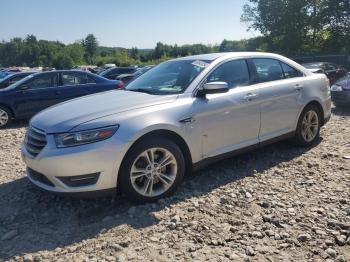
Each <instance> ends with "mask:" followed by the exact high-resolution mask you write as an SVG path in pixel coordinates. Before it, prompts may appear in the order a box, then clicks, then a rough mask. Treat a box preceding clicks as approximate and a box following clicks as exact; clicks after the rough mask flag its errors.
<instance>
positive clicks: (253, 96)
mask: <svg viewBox="0 0 350 262" xmlns="http://www.w3.org/2000/svg"><path fill="white" fill-rule="evenodd" d="M257 97H258V94H255V93H248V94H246V95H245V96H244V100H246V101H252V100H253V99H254V98H257Z"/></svg>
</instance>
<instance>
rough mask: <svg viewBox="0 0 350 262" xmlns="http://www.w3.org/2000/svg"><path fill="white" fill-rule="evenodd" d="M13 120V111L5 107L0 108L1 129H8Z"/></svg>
mask: <svg viewBox="0 0 350 262" xmlns="http://www.w3.org/2000/svg"><path fill="white" fill-rule="evenodd" d="M12 120H13V115H12V113H11V111H10V110H9V109H8V108H7V107H4V106H0V129H1V128H6V127H8V126H9V125H10V124H11V123H12Z"/></svg>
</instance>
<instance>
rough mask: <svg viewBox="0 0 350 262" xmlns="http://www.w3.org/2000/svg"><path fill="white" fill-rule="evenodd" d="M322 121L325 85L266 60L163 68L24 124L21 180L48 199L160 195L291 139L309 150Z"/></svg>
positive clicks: (227, 58)
mask: <svg viewBox="0 0 350 262" xmlns="http://www.w3.org/2000/svg"><path fill="white" fill-rule="evenodd" d="M330 116H331V99H330V90H329V82H328V80H327V78H326V76H324V75H321V74H312V73H311V72H309V71H308V70H306V69H305V68H304V67H302V66H301V65H299V64H297V63H295V62H293V61H291V60H289V59H287V58H285V57H283V56H280V55H275V54H267V53H219V54H207V55H198V56H190V57H185V58H179V59H174V60H170V61H167V62H164V63H162V64H160V65H158V66H156V67H155V68H153V69H151V70H150V71H148V72H146V73H145V74H143V75H142V76H140V77H139V78H137V79H136V80H135V81H133V82H131V83H130V85H128V86H127V87H126V89H125V90H123V91H110V92H105V93H100V94H96V95H90V96H86V97H83V98H79V99H74V100H71V101H68V102H65V103H62V104H59V105H57V106H54V107H51V108H49V109H46V110H44V111H42V112H41V113H39V114H38V115H36V116H35V117H34V118H32V120H31V121H30V126H29V128H28V131H27V135H26V138H25V142H24V144H23V147H22V154H23V159H24V161H25V162H26V164H27V174H28V177H29V179H30V180H31V181H32V182H33V183H34V184H35V185H37V186H38V187H41V188H43V189H46V190H48V191H52V192H56V193H101V192H103V193H105V192H116V188H119V189H120V190H121V191H122V193H123V194H124V195H125V196H126V197H127V198H129V199H131V200H133V201H154V200H157V199H159V198H161V197H164V196H168V195H170V194H171V193H173V192H174V191H175V189H176V188H177V187H178V186H179V185H180V183H181V181H182V179H183V177H184V176H185V175H186V174H187V173H188V172H189V171H191V170H192V169H198V168H200V167H203V166H205V165H207V164H208V163H210V162H212V161H213V160H216V159H218V158H222V157H227V156H231V155H232V154H235V153H237V152H241V151H242V150H246V149H252V148H256V147H258V146H260V145H264V144H267V143H270V142H273V141H277V140H281V139H287V138H292V139H294V141H295V142H297V143H298V144H299V145H301V146H310V145H311V144H313V143H314V141H315V140H317V138H318V136H319V131H320V128H321V126H322V125H324V124H325V123H326V122H327V121H328V120H329V118H330Z"/></svg>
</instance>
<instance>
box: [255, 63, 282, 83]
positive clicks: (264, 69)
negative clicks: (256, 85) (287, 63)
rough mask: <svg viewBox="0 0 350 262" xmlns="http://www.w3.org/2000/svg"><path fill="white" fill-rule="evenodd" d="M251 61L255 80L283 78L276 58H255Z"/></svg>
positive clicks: (261, 81) (265, 80)
mask: <svg viewBox="0 0 350 262" xmlns="http://www.w3.org/2000/svg"><path fill="white" fill-rule="evenodd" d="M252 62H253V64H254V66H255V68H256V72H257V77H258V79H257V81H258V82H260V83H264V82H269V81H276V80H281V79H284V74H283V70H282V67H281V64H280V62H279V61H278V60H275V59H270V58H255V59H252Z"/></svg>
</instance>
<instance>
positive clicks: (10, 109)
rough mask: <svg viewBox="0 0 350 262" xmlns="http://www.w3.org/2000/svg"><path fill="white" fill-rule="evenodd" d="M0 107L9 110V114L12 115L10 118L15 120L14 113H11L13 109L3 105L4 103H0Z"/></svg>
mask: <svg viewBox="0 0 350 262" xmlns="http://www.w3.org/2000/svg"><path fill="white" fill-rule="evenodd" d="M0 107H4V108H6V109H7V110H9V111H10V113H11V114H12V118H15V117H16V115H15V112H14V111H13V109H12V108H11V107H10V106H8V105H6V104H4V103H0Z"/></svg>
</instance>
